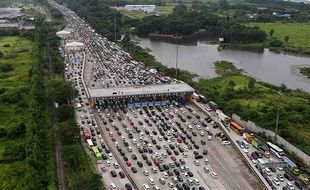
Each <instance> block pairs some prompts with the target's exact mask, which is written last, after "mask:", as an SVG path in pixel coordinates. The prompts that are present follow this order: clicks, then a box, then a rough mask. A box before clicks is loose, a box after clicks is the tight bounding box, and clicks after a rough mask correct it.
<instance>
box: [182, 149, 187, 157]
mask: <svg viewBox="0 0 310 190" xmlns="http://www.w3.org/2000/svg"><path fill="white" fill-rule="evenodd" d="M187 149H188V148H187ZM182 155H183V157H184V158H187V153H186V152H183V153H182Z"/></svg>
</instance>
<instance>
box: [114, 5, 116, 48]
mask: <svg viewBox="0 0 310 190" xmlns="http://www.w3.org/2000/svg"><path fill="white" fill-rule="evenodd" d="M114 8H115V9H116V0H114ZM114 43H115V44H116V12H115V14H114Z"/></svg>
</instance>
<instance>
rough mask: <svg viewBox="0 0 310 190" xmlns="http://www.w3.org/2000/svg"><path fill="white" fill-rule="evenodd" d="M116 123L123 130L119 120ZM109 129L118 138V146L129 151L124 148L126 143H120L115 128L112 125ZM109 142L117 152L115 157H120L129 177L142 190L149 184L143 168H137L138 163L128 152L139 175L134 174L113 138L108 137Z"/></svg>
mask: <svg viewBox="0 0 310 190" xmlns="http://www.w3.org/2000/svg"><path fill="white" fill-rule="evenodd" d="M114 122H115V124H116V126H119V129H121V128H122V127H120V126H121V124H120V123H118V121H117V120H114ZM110 124H111V123H110ZM109 128H110V131H111V132H112V131H113V135H114V137H116V138H117V139H118V144H119V146H120V147H121V148H122V150H123V151H124V152H125V151H126V150H127V148H126V147H125V146H124V143H123V142H121V141H120V138H119V137H118V136H117V134H116V131H115V130H114V128H113V127H112V126H110V125H109ZM103 130H104V131H106V129H103ZM106 134H108V133H106ZM108 141H109V143H110V144H111V146H112V148H113V149H115V151H116V152H117V153H116V155H114V156H118V157H119V158H120V160H121V162H122V163H123V165H124V166H125V168H126V169H127V171H128V173H129V175H130V176H131V177H132V178H133V180H135V183H136V184H137V186H138V187H140V188H141V187H142V184H147V179H146V178H145V176H144V175H142V172H143V171H141V168H139V167H138V166H137V164H136V161H135V162H134V161H133V159H131V156H130V153H129V152H128V153H127V154H126V156H127V157H128V159H129V160H130V161H131V163H132V165H133V166H134V167H135V168H136V169H137V171H138V172H137V173H133V172H132V171H131V169H130V168H131V167H130V168H129V167H128V166H127V165H126V163H125V161H124V159H123V157H122V156H121V155H120V153H119V152H118V150H117V148H116V146H115V143H114V142H112V138H111V137H110V136H108ZM128 143H130V142H129V141H128ZM132 148H134V147H132ZM126 152H127V151H126ZM137 156H138V155H137ZM141 161H142V159H141ZM139 171H141V172H139Z"/></svg>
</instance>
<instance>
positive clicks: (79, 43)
mask: <svg viewBox="0 0 310 190" xmlns="http://www.w3.org/2000/svg"><path fill="white" fill-rule="evenodd" d="M83 45H84V44H83V43H81V42H70V43H67V44H66V47H80V46H83Z"/></svg>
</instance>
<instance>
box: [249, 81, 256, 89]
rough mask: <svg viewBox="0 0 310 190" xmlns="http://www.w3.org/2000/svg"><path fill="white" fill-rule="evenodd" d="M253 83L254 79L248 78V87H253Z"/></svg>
mask: <svg viewBox="0 0 310 190" xmlns="http://www.w3.org/2000/svg"><path fill="white" fill-rule="evenodd" d="M254 85H255V79H253V78H250V80H249V83H248V89H250V90H251V89H253V88H254Z"/></svg>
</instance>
